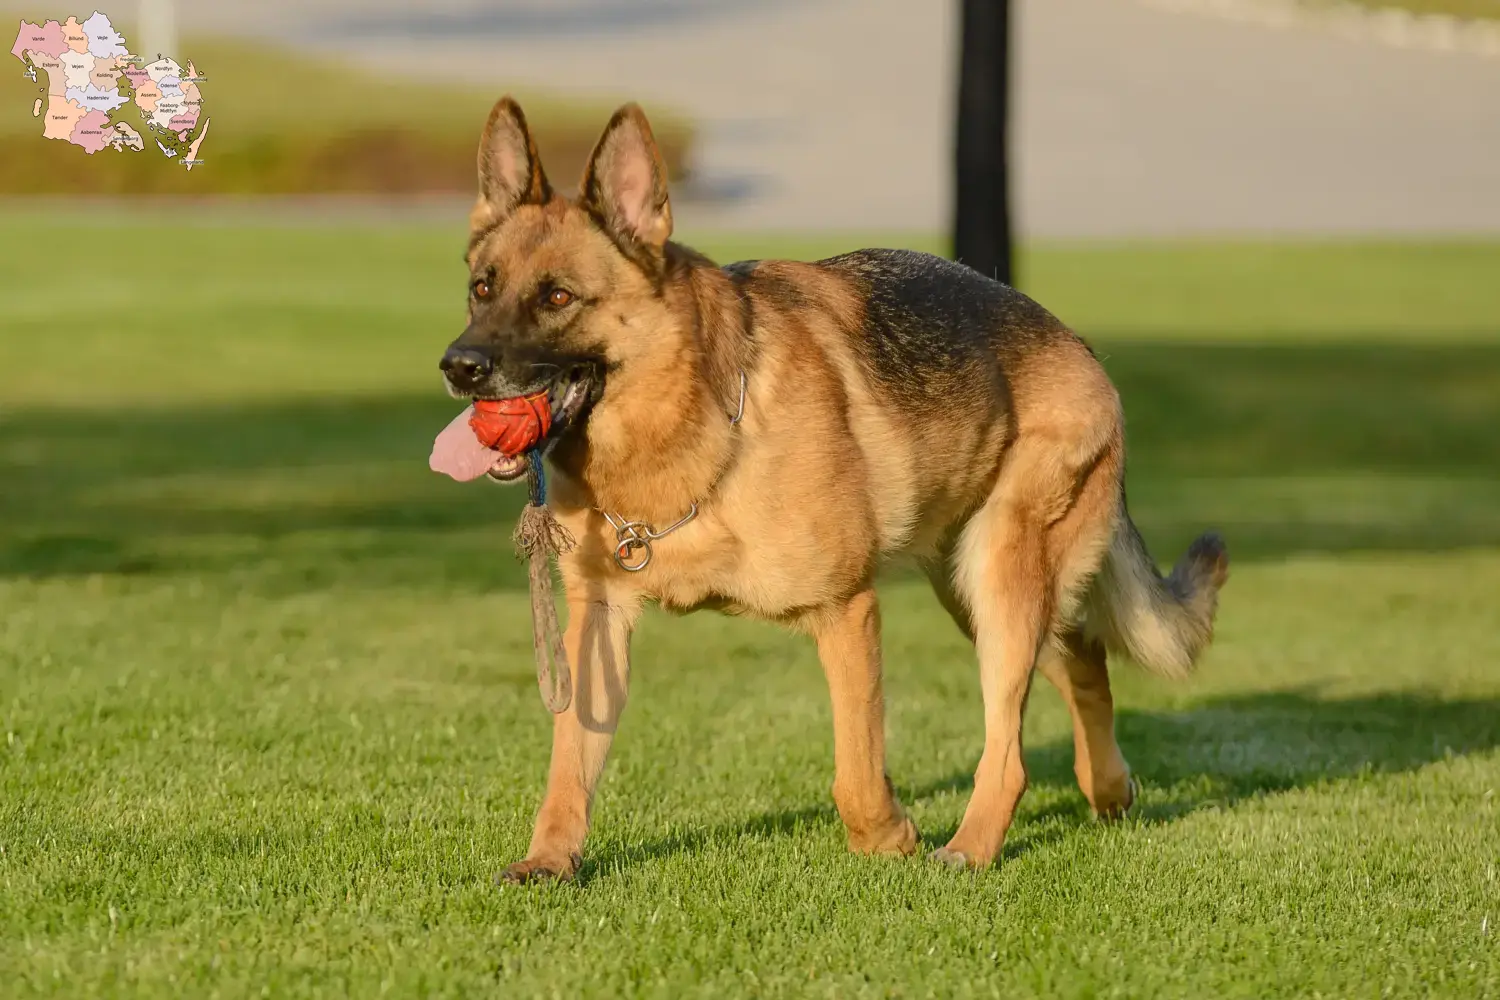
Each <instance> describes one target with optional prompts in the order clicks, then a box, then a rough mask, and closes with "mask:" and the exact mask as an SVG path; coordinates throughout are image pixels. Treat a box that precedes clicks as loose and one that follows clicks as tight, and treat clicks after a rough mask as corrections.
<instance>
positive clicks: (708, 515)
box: [442, 97, 1228, 882]
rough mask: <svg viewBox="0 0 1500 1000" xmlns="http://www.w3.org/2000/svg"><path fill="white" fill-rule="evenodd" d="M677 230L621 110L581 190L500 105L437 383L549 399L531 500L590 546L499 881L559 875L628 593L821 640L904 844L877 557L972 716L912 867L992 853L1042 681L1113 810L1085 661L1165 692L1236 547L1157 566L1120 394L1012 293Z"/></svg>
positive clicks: (1099, 689)
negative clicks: (951, 654)
mask: <svg viewBox="0 0 1500 1000" xmlns="http://www.w3.org/2000/svg"><path fill="white" fill-rule="evenodd" d="M671 235H672V210H671V207H670V204H669V202H668V199H667V183H666V172H665V167H664V164H663V160H662V156H661V153H660V151H659V150H658V148H657V145H656V141H655V139H654V137H653V136H652V133H651V127H650V125H649V124H648V123H647V121H646V117H645V115H644V114H643V113H642V112H641V110H640V108H639V107H637V106H636V105H634V104H627V105H625V106H624V107H622V108H620V109H619V110H618V111H617V112H616V113H615V114H614V116H613V118H611V119H610V121H609V124H608V126H607V127H606V128H605V130H604V133H603V136H602V137H601V138H600V139H599V142H598V144H597V146H596V147H595V149H594V152H593V154H592V157H591V159H590V161H589V163H588V165H587V167H586V169H585V171H584V175H583V180H582V184H581V187H580V191H579V194H578V196H577V197H576V198H572V199H570V198H565V197H563V196H561V195H559V194H557V193H556V192H554V190H553V188H552V186H551V185H550V184H549V183H548V180H547V177H546V174H545V173H544V172H543V170H542V164H541V162H540V160H539V159H538V156H537V151H536V145H535V143H534V142H533V140H532V136H531V134H530V132H529V130H528V128H527V124H526V119H525V117H524V116H523V115H522V113H521V109H520V107H519V106H518V105H517V104H516V103H515V102H514V101H513V100H511V99H510V98H508V97H507V98H503V99H501V100H500V101H499V103H497V104H496V105H495V108H494V110H493V111H492V112H491V113H490V116H489V120H488V122H487V123H486V125H485V128H484V133H483V138H482V140H481V144H480V148H479V198H478V201H477V202H476V204H475V206H474V209H473V212H472V214H471V217H470V234H469V247H468V254H467V260H468V265H469V277H470V283H469V304H468V305H469V322H468V327H467V329H465V330H464V332H463V334H462V336H460V337H459V338H458V339H457V340H455V341H454V342H453V344H452V345H451V347H449V349H448V351H447V354H446V355H445V356H444V358H443V361H442V369H443V371H444V373H445V377H446V382H447V385H448V388H449V391H450V393H451V394H452V395H453V396H455V397H458V398H464V399H508V398H511V397H516V396H520V395H525V394H530V393H536V392H538V391H546V392H547V393H548V397H547V399H548V402H549V403H550V405H551V407H552V414H551V415H552V424H551V431H550V433H549V434H548V436H547V438H546V441H545V443H544V447H545V454H546V462H547V470H548V472H549V482H550V484H551V493H550V500H549V503H550V505H551V507H552V510H553V512H554V514H555V516H556V517H557V519H558V521H560V522H561V524H562V525H563V526H564V527H566V528H567V529H568V530H569V531H570V532H571V533H572V534H573V536H574V537H575V539H576V540H577V542H578V544H577V545H576V546H575V547H574V548H573V549H572V550H571V551H569V552H567V553H565V554H564V555H563V556H561V558H560V575H561V578H562V581H563V585H564V588H565V591H566V605H567V626H566V632H565V637H564V648H565V649H566V652H567V659H568V668H569V669H570V671H571V683H572V688H573V691H574V696H573V699H572V702H571V704H570V705H569V707H568V708H567V709H566V710H564V711H562V712H561V713H560V714H558V715H557V716H556V717H555V720H554V728H553V737H552V763H551V768H550V771H549V773H548V779H547V791H546V796H545V798H544V800H543V802H542V806H541V810H540V812H539V814H538V815H537V818H536V825H535V831H534V833H533V835H532V838H531V846H530V848H529V850H528V851H527V854H526V857H525V858H524V859H523V860H520V861H517V862H516V863H515V864H512V865H510V866H509V867H508V868H507V869H506V870H505V872H504V874H503V878H504V879H505V880H507V881H511V882H525V881H529V880H534V879H548V878H557V879H567V878H570V877H572V876H573V875H574V874H575V873H576V872H577V871H578V868H579V865H580V864H581V858H582V854H581V852H582V850H583V844H584V838H585V836H586V834H587V832H588V827H589V813H590V805H591V802H592V799H593V796H594V790H595V788H596V786H597V784H598V781H599V776H600V773H601V772H602V770H603V768H604V762H605V757H606V756H607V755H608V753H609V747H610V742H611V740H612V739H613V738H614V734H615V729H616V727H617V726H618V725H619V721H620V714H621V712H622V711H623V710H624V708H625V699H626V691H627V687H628V684H629V677H630V636H631V631H632V629H633V627H634V625H635V623H636V621H637V618H638V616H639V613H640V611H641V608H642V605H643V604H644V603H645V602H647V601H656V602H658V603H659V604H660V605H661V606H662V607H664V608H667V609H669V610H674V611H690V610H695V609H700V608H714V609H719V610H724V611H728V612H730V613H734V614H741V615H749V616H753V617H755V618H760V619H764V620H767V621H772V622H779V623H782V624H784V625H788V626H791V627H793V628H795V629H798V630H801V631H804V632H806V633H808V634H809V635H811V636H812V638H813V639H814V640H815V641H816V643H817V648H818V655H819V657H820V659H821V661H822V664H823V669H824V671H825V673H826V675H827V681H828V687H829V691H830V694H831V696H832V701H833V712H832V715H833V730H834V780H833V800H834V803H835V804H836V806H837V808H838V812H839V816H840V817H841V818H842V820H843V822H844V824H845V826H846V827H847V829H848V842H849V847H850V849H851V850H853V851H857V852H862V853H870V854H900V855H907V854H911V853H913V852H914V851H916V849H917V846H918V835H917V830H916V828H915V826H913V824H912V822H911V820H910V819H908V818H907V815H906V813H905V811H904V810H903V809H902V807H901V805H900V804H899V803H898V802H897V801H896V797H895V795H894V793H893V790H892V786H891V783H890V780H889V778H888V777H887V775H886V762H885V734H884V712H885V709H884V696H883V694H882V687H881V654H880V612H879V608H878V605H877V599H876V592H875V586H874V581H875V576H876V570H877V568H878V567H879V566H880V565H881V564H882V563H884V562H886V561H887V560H888V559H890V558H891V557H893V556H897V555H905V556H908V557H911V558H912V559H914V561H915V562H916V564H917V565H920V566H921V567H922V568H923V569H924V570H925V572H926V574H927V576H928V577H929V578H930V579H931V581H932V586H933V588H934V589H935V590H936V592H937V596H938V597H939V599H940V600H941V602H942V604H943V606H944V607H945V608H946V609H947V611H948V612H949V614H950V615H951V616H952V617H953V620H954V621H955V623H957V625H958V627H959V628H960V629H962V630H963V632H964V633H965V634H966V635H967V636H968V637H969V638H970V640H971V641H972V642H973V644H974V647H975V649H976V651H977V654H978V660H979V680H980V685H979V686H980V691H981V692H982V695H983V698H984V719H985V737H984V750H983V754H982V756H981V757H980V759H979V765H978V770H977V771H976V773H975V775H974V791H973V795H972V797H971V798H970V800H969V804H968V807H967V809H966V811H965V813H964V817H963V821H962V823H961V824H960V826H959V827H958V830H957V832H956V833H955V834H954V835H953V838H952V839H951V840H950V841H949V842H948V843H947V844H946V845H944V846H943V847H940V848H938V849H937V850H935V851H933V852H932V854H931V857H932V858H934V859H935V860H937V861H939V862H942V863H945V864H948V865H951V866H954V867H960V868H977V867H981V866H986V865H989V864H990V863H991V862H993V861H994V860H995V858H996V857H997V855H998V854H999V852H1000V849H1001V845H1002V843H1003V841H1004V839H1005V834H1006V830H1007V828H1008V827H1009V826H1010V823H1011V819H1012V817H1013V816H1014V814H1015V809H1016V804H1017V802H1018V800H1019V799H1020V797H1021V793H1022V792H1023V791H1024V789H1025V787H1026V768H1025V765H1024V764H1023V762H1022V755H1021V715H1022V709H1023V707H1024V705H1025V702H1026V697H1027V692H1028V690H1029V688H1030V685H1031V678H1032V672H1033V670H1038V671H1040V672H1041V674H1042V675H1043V676H1045V677H1046V678H1047V679H1048V680H1050V681H1051V682H1052V683H1053V684H1055V685H1056V686H1057V688H1058V689H1059V690H1060V691H1061V692H1062V696H1063V699H1064V701H1065V702H1066V703H1067V706H1068V709H1069V711H1070V712H1071V715H1072V719H1073V741H1074V751H1075V754H1076V761H1075V772H1076V774H1077V777H1078V784H1079V786H1080V787H1081V789H1082V791H1083V794H1084V796H1085V797H1086V798H1087V799H1088V802H1089V804H1090V806H1091V807H1092V809H1093V811H1094V812H1095V813H1096V814H1098V815H1100V816H1106V817H1109V816H1117V815H1119V814H1121V813H1123V812H1124V811H1125V810H1127V809H1128V808H1129V807H1130V805H1131V803H1132V800H1133V798H1134V794H1135V792H1134V784H1133V782H1132V780H1131V777H1130V771H1129V769H1128V767H1127V766H1126V763H1125V759H1124V757H1123V756H1121V753H1120V748H1119V746H1118V745H1117V744H1116V742H1115V735H1114V707H1113V703H1112V700H1111V696H1110V687H1109V676H1108V674H1107V672H1106V670H1105V651H1106V649H1110V650H1116V651H1118V652H1121V653H1124V654H1126V655H1128V656H1129V657H1130V658H1132V659H1133V660H1135V661H1136V662H1137V663H1139V664H1142V665H1144V666H1145V667H1147V668H1149V669H1151V670H1153V671H1155V672H1157V673H1160V674H1164V675H1168V676H1172V677H1179V676H1183V675H1185V674H1186V673H1187V672H1188V671H1189V670H1190V669H1191V668H1192V666H1193V664H1194V661H1195V659H1196V658H1197V657H1198V655H1199V653H1200V652H1201V651H1202V650H1203V649H1204V647H1205V646H1206V645H1207V644H1208V643H1209V641H1210V639H1211V637H1212V631H1213V620H1214V613H1215V610H1216V606H1217V599H1218V591H1219V589H1220V587H1221V586H1222V585H1223V583H1224V581H1225V579H1226V577H1227V575H1228V557H1227V554H1226V550H1225V548H1224V545H1223V543H1222V541H1221V540H1220V539H1219V538H1218V537H1217V536H1215V535H1212V534H1205V535H1203V536H1202V537H1200V538H1199V539H1198V540H1197V541H1195V542H1194V543H1193V544H1192V546H1191V547H1190V548H1189V549H1188V551H1187V554H1186V555H1185V556H1183V558H1182V560H1181V561H1180V562H1178V563H1177V565H1176V567H1175V568H1174V569H1173V570H1172V572H1171V574H1170V575H1168V576H1166V577H1163V576H1162V575H1160V573H1159V572H1158V570H1157V567H1156V564H1155V563H1154V562H1153V560H1152V558H1151V556H1150V555H1149V554H1148V553H1147V551H1146V547H1145V545H1144V543H1143V542H1142V540H1141V536H1140V535H1139V533H1138V532H1137V531H1136V528H1135V526H1134V524H1132V523H1131V520H1130V517H1129V515H1128V514H1127V512H1126V507H1125V492H1124V487H1123V475H1124V468H1125V438H1124V427H1123V422H1122V416H1121V410H1120V400H1119V397H1118V395H1117V394H1116V391H1115V388H1114V386H1113V385H1112V384H1111V382H1110V380H1109V378H1108V376H1107V375H1106V374H1105V372H1104V369H1103V367H1102V366H1101V365H1100V364H1099V362H1098V361H1097V360H1096V359H1095V357H1094V354H1093V353H1092V351H1091V350H1090V349H1089V347H1088V346H1087V345H1085V344H1084V342H1083V341H1082V340H1080V339H1079V338H1078V337H1077V336H1076V335H1074V334H1073V333H1072V332H1071V331H1070V330H1069V329H1068V328H1067V327H1066V326H1064V325H1063V324H1062V323H1061V322H1060V321H1059V320H1057V319H1056V318H1055V317H1053V316H1052V314H1050V313H1049V312H1047V311H1046V310H1045V309H1043V308H1042V307H1041V306H1040V305H1038V304H1037V303H1035V302H1033V301H1032V300H1031V299H1029V298H1027V297H1026V296H1025V295H1022V294H1021V293H1019V292H1017V291H1015V290H1014V289H1012V288H1010V287H1008V286H1007V285H1004V284H1001V283H1000V282H998V281H992V280H991V279H989V278H987V277H985V276H984V275H981V274H978V273H976V272H975V271H973V270H971V269H969V268H967V267H964V266H963V265H961V264H957V263H953V262H950V261H947V260H943V259H941V258H938V257H933V256H929V255H927V254H922V253H915V252H910V251H902V250H860V251H856V252H853V253H847V254H843V255H841V256H838V257H833V258H830V259H828V260H821V261H817V262H815V263H803V262H797V261H782V260H764V261H753V260H752V261H742V262H740V263H737V264H730V265H728V266H725V267H720V266H718V265H716V264H714V263H713V262H712V261H710V260H708V259H707V258H705V257H704V256H702V255H701V254H698V253H696V252H695V251H693V250H690V249H688V248H687V247H684V246H681V245H679V244H677V243H674V242H672V241H671V240H670V237H671ZM494 454H495V462H494V465H493V467H492V468H490V469H489V470H488V472H489V475H490V476H491V478H495V479H501V480H507V479H518V478H520V477H521V476H523V475H524V474H525V473H526V472H527V462H528V461H529V460H528V459H527V458H526V457H525V455H521V456H518V457H515V458H505V457H503V456H502V455H501V454H500V453H499V452H495V453H494ZM476 474H479V473H476Z"/></svg>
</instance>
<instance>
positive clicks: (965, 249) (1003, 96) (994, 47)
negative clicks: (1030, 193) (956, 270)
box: [953, 0, 1012, 284]
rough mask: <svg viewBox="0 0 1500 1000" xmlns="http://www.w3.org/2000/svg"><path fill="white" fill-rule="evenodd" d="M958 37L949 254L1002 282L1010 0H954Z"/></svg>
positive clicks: (1007, 240)
mask: <svg viewBox="0 0 1500 1000" xmlns="http://www.w3.org/2000/svg"><path fill="white" fill-rule="evenodd" d="M960 3H961V5H962V7H963V18H962V31H963V41H962V42H961V45H960V56H959V62H960V65H959V78H958V134H957V142H956V155H955V166H956V168H957V171H956V186H955V188H954V201H953V209H954V217H953V255H954V256H955V257H957V258H958V259H959V260H961V261H962V262H963V263H965V264H968V265H969V266H970V267H972V268H974V269H975V270H976V271H979V272H981V273H983V274H987V275H989V276H990V277H992V278H999V279H1000V280H1001V281H1003V282H1005V283H1006V284H1010V283H1011V280H1012V274H1011V233H1010V183H1009V176H1008V169H1007V167H1008V160H1007V156H1006V125H1007V118H1008V116H1009V110H1010V101H1009V93H1008V91H1009V83H1010V3H1009V0H960Z"/></svg>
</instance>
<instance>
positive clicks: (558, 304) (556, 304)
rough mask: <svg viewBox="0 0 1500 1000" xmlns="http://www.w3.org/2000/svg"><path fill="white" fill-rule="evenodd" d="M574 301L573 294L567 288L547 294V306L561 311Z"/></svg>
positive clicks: (556, 289)
mask: <svg viewBox="0 0 1500 1000" xmlns="http://www.w3.org/2000/svg"><path fill="white" fill-rule="evenodd" d="M572 301H573V293H572V292H570V291H568V290H567V289H566V288H554V289H552V290H551V291H549V292H548V293H547V304H548V305H549V306H551V307H552V308H554V309H561V308H562V307H563V306H565V305H567V304H568V303H569V302H572Z"/></svg>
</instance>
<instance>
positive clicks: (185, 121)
mask: <svg viewBox="0 0 1500 1000" xmlns="http://www.w3.org/2000/svg"><path fill="white" fill-rule="evenodd" d="M197 124H198V109H197V108H192V109H190V110H188V111H184V112H183V113H182V114H180V115H173V116H172V120H171V121H170V122H168V123H167V128H168V129H169V130H170V131H173V132H176V133H178V136H177V137H178V138H179V139H186V138H187V137H188V133H189V132H191V131H192V130H193V127H194V126H195V125H197Z"/></svg>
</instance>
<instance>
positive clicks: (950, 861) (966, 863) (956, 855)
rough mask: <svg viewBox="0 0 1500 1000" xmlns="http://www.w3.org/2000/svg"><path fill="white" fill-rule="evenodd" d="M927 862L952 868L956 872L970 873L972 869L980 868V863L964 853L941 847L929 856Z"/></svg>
mask: <svg viewBox="0 0 1500 1000" xmlns="http://www.w3.org/2000/svg"><path fill="white" fill-rule="evenodd" d="M927 860H928V861H936V862H937V863H938V864H940V865H943V866H945V867H947V868H952V869H953V870H954V871H968V870H969V869H971V868H978V867H979V865H978V863H977V862H975V861H974V860H973V859H972V858H970V857H969V856H968V855H967V854H965V853H964V852H963V851H958V850H954V849H953V848H951V847H939V848H938V849H937V850H935V851H933V852H932V853H931V854H929V855H927Z"/></svg>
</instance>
